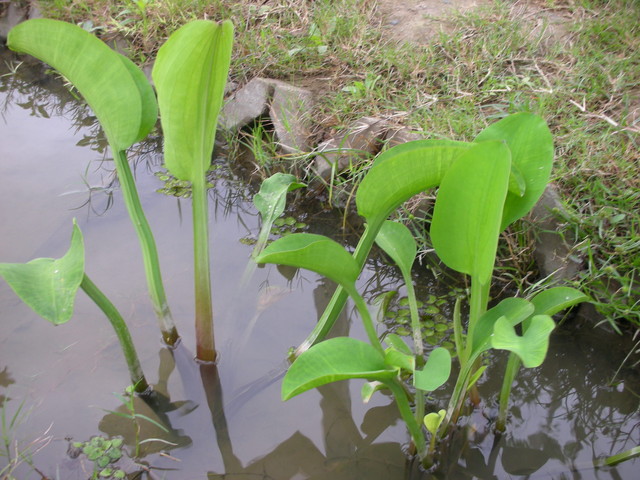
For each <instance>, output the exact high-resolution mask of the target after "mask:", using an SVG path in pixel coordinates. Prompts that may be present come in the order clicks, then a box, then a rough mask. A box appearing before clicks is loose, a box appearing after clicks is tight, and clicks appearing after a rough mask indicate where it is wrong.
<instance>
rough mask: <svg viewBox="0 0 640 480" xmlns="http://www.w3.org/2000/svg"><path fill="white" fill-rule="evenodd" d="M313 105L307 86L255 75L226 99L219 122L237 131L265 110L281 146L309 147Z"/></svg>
mask: <svg viewBox="0 0 640 480" xmlns="http://www.w3.org/2000/svg"><path fill="white" fill-rule="evenodd" d="M312 105H313V96H312V93H311V92H310V91H309V90H306V89H304V88H298V87H295V86H293V85H290V84H288V83H286V82H282V81H279V80H271V79H267V78H254V79H253V80H251V81H250V82H249V83H247V84H246V85H245V86H244V87H242V88H240V89H239V90H237V91H236V92H235V93H234V94H233V96H232V97H231V98H230V99H229V100H228V101H227V102H226V103H225V105H224V107H223V109H222V112H221V114H220V125H221V127H222V128H223V129H224V130H227V131H229V132H237V131H238V130H240V129H241V128H242V127H244V126H246V125H248V124H250V123H251V122H253V121H256V120H258V119H259V118H260V117H263V116H265V115H267V114H268V115H269V117H270V119H271V123H272V124H273V128H274V133H275V138H276V141H277V142H278V144H279V146H280V150H281V151H282V152H284V153H299V152H306V151H309V150H310V146H309V138H310V136H311V117H310V116H309V112H310V111H311V107H312Z"/></svg>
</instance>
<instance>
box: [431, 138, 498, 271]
mask: <svg viewBox="0 0 640 480" xmlns="http://www.w3.org/2000/svg"><path fill="white" fill-rule="evenodd" d="M510 167H511V161H510V153H509V149H508V148H507V146H506V145H505V144H504V143H503V142H499V141H490V142H483V143H478V144H475V145H474V146H473V147H471V148H469V149H468V150H467V151H465V152H464V153H463V154H462V155H461V156H460V158H458V159H457V160H456V161H455V163H454V164H453V165H452V166H451V168H449V170H448V171H447V173H446V175H445V176H444V178H443V179H442V182H441V184H440V189H439V190H438V195H437V197H436V204H435V207H434V211H433V219H432V222H431V239H432V241H433V246H434V248H435V250H436V253H437V254H438V256H439V257H440V259H441V260H442V261H443V262H444V263H445V264H446V265H447V266H448V267H449V268H452V269H454V270H457V271H459V272H462V273H466V274H468V275H471V276H472V277H474V278H478V280H479V281H480V283H481V284H486V283H487V282H488V281H489V280H490V278H491V274H492V271H493V265H494V262H495V254H496V249H497V246H498V236H499V235H500V232H501V229H500V222H501V219H502V209H503V205H504V200H505V197H506V194H507V187H508V183H509V173H510V170H511V168H510Z"/></svg>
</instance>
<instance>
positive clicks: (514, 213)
mask: <svg viewBox="0 0 640 480" xmlns="http://www.w3.org/2000/svg"><path fill="white" fill-rule="evenodd" d="M487 140H503V141H505V142H507V145H508V146H509V150H511V161H512V163H513V165H514V168H513V176H515V177H521V179H522V180H523V181H524V185H525V188H524V193H523V194H521V192H519V191H515V190H513V189H512V191H510V192H509V193H508V194H507V199H506V202H505V206H504V212H503V216H502V225H501V230H504V229H505V228H507V227H508V226H509V225H510V224H511V223H513V222H514V221H516V220H518V219H519V218H521V217H522V216H524V215H526V214H527V213H528V212H529V210H531V208H532V207H533V206H534V205H535V204H536V202H537V201H538V199H539V198H540V196H541V195H542V192H544V189H545V188H546V186H547V183H548V182H549V175H550V174H551V167H552V165H553V137H552V136H551V132H550V131H549V127H548V126H547V124H546V123H545V121H544V119H542V118H541V117H539V116H537V115H534V114H531V113H527V112H521V113H516V114H514V115H509V116H508V117H506V118H503V119H502V120H500V121H499V122H496V123H494V124H492V125H489V127H487V128H486V129H485V130H483V131H482V132H480V134H479V135H478V136H477V137H476V139H475V141H476V142H484V141H487ZM518 180H519V178H518Z"/></svg>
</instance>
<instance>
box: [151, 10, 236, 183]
mask: <svg viewBox="0 0 640 480" xmlns="http://www.w3.org/2000/svg"><path fill="white" fill-rule="evenodd" d="M232 45H233V25H232V24H231V22H230V21H224V22H222V23H221V24H217V23H215V22H211V21H208V20H196V21H193V22H190V23H188V24H186V25H184V26H183V27H181V28H180V29H178V30H177V31H176V32H174V33H173V34H172V35H171V37H170V38H169V40H167V42H166V43H165V44H164V45H163V46H162V47H161V48H160V50H159V51H158V57H157V59H156V63H155V64H154V67H153V73H152V75H153V80H154V82H155V85H156V91H157V93H158V104H159V106H160V112H161V116H160V120H161V123H162V130H163V133H164V155H165V157H164V161H165V165H166V167H167V169H168V170H169V171H170V172H171V174H173V175H174V176H175V177H177V178H179V179H180V180H187V181H191V182H196V181H199V179H200V178H201V177H202V176H203V175H204V174H205V173H206V172H207V170H208V169H209V166H210V164H211V154H212V152H213V143H214V138H215V132H216V127H217V124H218V114H219V113H220V108H221V107H222V100H223V95H224V86H225V84H226V81H227V75H228V73H229V63H230V61H231V49H232Z"/></svg>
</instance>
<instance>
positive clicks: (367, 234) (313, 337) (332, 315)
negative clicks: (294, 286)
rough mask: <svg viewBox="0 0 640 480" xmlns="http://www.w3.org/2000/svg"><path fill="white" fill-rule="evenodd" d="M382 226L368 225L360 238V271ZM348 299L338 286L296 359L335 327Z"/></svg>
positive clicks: (296, 352)
mask: <svg viewBox="0 0 640 480" xmlns="http://www.w3.org/2000/svg"><path fill="white" fill-rule="evenodd" d="M381 225H382V222H378V223H376V224H375V225H367V226H366V228H365V231H364V233H363V234H362V237H360V241H359V242H358V245H357V246H356V250H355V252H354V253H353V257H354V258H355V260H356V262H357V264H358V266H359V267H360V269H362V268H363V267H364V264H365V262H366V261H367V257H368V256H369V252H370V251H371V247H372V246H373V243H374V240H375V238H376V235H377V234H378V232H379V231H380V227H381ZM348 298H349V294H348V293H347V292H346V291H345V289H344V288H342V287H341V286H339V285H338V287H337V288H336V291H335V292H333V296H332V297H331V300H330V301H329V303H328V304H327V308H325V310H324V312H323V314H322V316H321V317H320V319H319V320H318V323H316V326H315V327H314V329H313V331H312V332H311V333H310V334H309V336H308V337H307V338H306V340H305V341H304V342H302V343H301V344H300V345H299V346H298V348H297V349H296V351H295V354H294V357H298V356H299V355H300V354H301V353H302V352H304V351H306V350H308V349H309V348H310V347H311V346H313V345H315V344H316V343H317V342H319V341H321V340H323V339H324V338H325V337H326V336H327V334H328V333H329V331H330V330H331V327H333V324H334V323H335V321H336V319H337V318H338V315H340V312H341V311H342V309H343V308H344V305H345V303H346V302H347V299H348Z"/></svg>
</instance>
